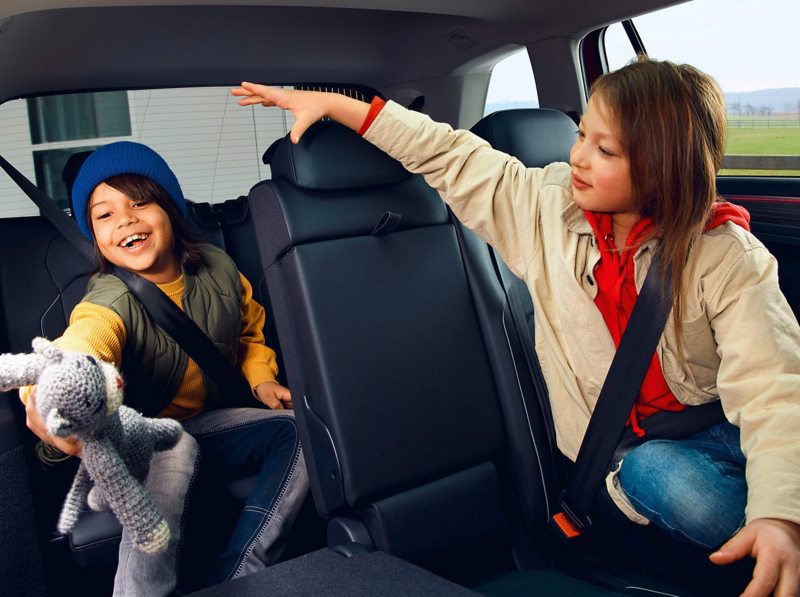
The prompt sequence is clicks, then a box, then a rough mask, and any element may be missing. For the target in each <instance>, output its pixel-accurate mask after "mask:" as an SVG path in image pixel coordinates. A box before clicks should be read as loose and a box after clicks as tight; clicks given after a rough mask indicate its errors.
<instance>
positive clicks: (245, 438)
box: [114, 408, 308, 597]
mask: <svg viewBox="0 0 800 597" xmlns="http://www.w3.org/2000/svg"><path fill="white" fill-rule="evenodd" d="M182 424H183V427H184V430H185V431H186V432H187V433H184V435H183V436H182V438H181V440H180V441H179V442H178V445H176V446H175V447H174V448H173V449H172V450H168V451H166V452H158V453H156V455H155V456H154V457H153V460H152V462H151V464H150V474H149V475H148V477H147V481H146V483H145V488H146V489H147V491H148V492H149V493H150V495H151V497H152V498H153V501H154V502H155V504H156V506H157V507H158V508H159V510H160V511H161V513H162V514H163V515H164V518H165V519H166V520H167V522H168V524H169V526H170V533H171V536H170V541H169V544H168V546H167V549H166V550H165V551H164V552H162V553H160V554H146V553H144V552H143V551H141V550H140V549H138V548H137V547H135V546H134V545H133V543H132V542H131V540H130V538H129V537H128V536H127V533H125V532H124V531H123V534H122V543H121V544H120V549H119V565H118V567H117V575H116V577H115V579H114V597H166V596H167V595H170V594H172V593H173V592H174V590H175V588H176V586H177V580H178V574H179V570H178V565H179V563H180V552H181V541H182V539H183V535H184V523H185V518H186V511H187V503H188V501H189V499H190V497H191V490H192V487H193V486H194V482H195V480H196V478H197V474H198V471H199V468H200V465H201V454H202V465H203V467H204V470H205V468H206V467H208V469H209V472H210V473H211V474H212V475H215V476H216V479H219V482H223V483H224V482H225V481H226V480H228V479H229V478H231V477H237V476H243V475H246V474H249V473H252V474H257V475H258V477H257V480H256V483H255V485H254V487H253V489H252V490H251V492H250V495H249V497H248V500H247V503H246V504H245V508H244V511H243V512H242V514H241V516H240V517H239V520H238V523H237V525H236V528H235V530H234V532H233V535H232V536H231V539H230V541H229V543H228V546H227V547H226V549H225V551H224V552H223V553H222V555H221V556H219V558H217V561H216V562H215V566H214V569H213V570H211V577H210V578H211V582H222V581H224V580H229V579H232V578H237V577H239V576H243V575H245V574H249V573H251V572H255V571H257V570H261V569H263V568H266V567H267V566H269V565H271V564H273V563H275V562H276V561H277V559H278V558H279V557H280V555H281V553H282V552H283V548H284V547H285V544H286V537H287V534H288V531H289V527H290V526H291V524H292V522H293V521H294V519H295V517H296V516H297V512H298V511H299V510H300V506H301V505H302V503H303V500H304V498H305V496H306V493H307V491H308V473H307V472H306V469H305V461H304V459H303V453H302V449H301V447H300V442H299V439H298V437H297V428H296V423H295V420H294V413H293V412H292V411H271V410H266V409H262V408H227V409H220V410H213V411H209V412H203V413H200V414H199V415H197V416H195V417H193V418H191V419H188V420H186V421H182ZM216 479H215V480H216Z"/></svg>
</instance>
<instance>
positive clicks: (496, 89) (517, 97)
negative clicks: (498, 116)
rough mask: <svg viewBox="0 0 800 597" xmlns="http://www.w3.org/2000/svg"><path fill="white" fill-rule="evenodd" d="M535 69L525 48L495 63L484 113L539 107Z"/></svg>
mask: <svg viewBox="0 0 800 597" xmlns="http://www.w3.org/2000/svg"><path fill="white" fill-rule="evenodd" d="M538 107H539V96H538V94H537V93H536V82H535V81H534V79H533V69H532V68H531V61H530V59H529V58H528V52H527V51H525V50H524V49H522V50H520V51H518V52H516V53H515V54H512V55H511V56H509V57H507V58H503V60H501V61H500V62H498V63H497V64H495V65H494V68H493V69H492V77H491V79H490V80H489V89H488V90H487V92H486V104H485V106H484V110H483V115H484V116H486V115H487V114H491V113H492V112H497V111H498V110H510V109H515V108H538Z"/></svg>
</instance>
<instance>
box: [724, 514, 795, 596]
mask: <svg viewBox="0 0 800 597" xmlns="http://www.w3.org/2000/svg"><path fill="white" fill-rule="evenodd" d="M745 556H752V557H754V558H756V567H755V570H753V580H752V581H751V582H750V584H749V585H747V590H745V592H744V593H743V595H742V597H767V596H768V595H771V594H773V591H774V595H775V597H798V596H800V525H798V524H795V523H793V522H788V521H785V520H776V519H772V518H762V519H758V520H754V521H753V522H751V523H750V524H748V525H747V526H745V527H744V528H743V529H742V530H741V531H739V532H738V533H737V534H736V535H735V536H734V537H733V539H731V540H730V541H728V542H727V543H726V544H725V545H723V546H722V547H721V548H720V549H719V551H717V552H716V553H713V554H711V556H710V558H711V561H712V562H713V563H714V564H720V565H723V564H730V563H731V562H735V561H736V560H740V559H741V558H743V557H745Z"/></svg>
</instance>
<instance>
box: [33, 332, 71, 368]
mask: <svg viewBox="0 0 800 597" xmlns="http://www.w3.org/2000/svg"><path fill="white" fill-rule="evenodd" d="M31 344H32V345H33V352H35V353H38V354H40V355H42V356H43V357H44V358H46V359H47V360H48V361H50V362H51V363H58V362H60V361H61V357H62V356H63V354H64V353H62V352H61V349H60V348H59V347H58V346H56V345H55V344H53V343H52V342H50V341H49V340H46V339H44V338H34V339H33V342H32V343H31Z"/></svg>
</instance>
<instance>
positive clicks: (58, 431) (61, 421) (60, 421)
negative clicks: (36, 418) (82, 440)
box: [45, 408, 72, 437]
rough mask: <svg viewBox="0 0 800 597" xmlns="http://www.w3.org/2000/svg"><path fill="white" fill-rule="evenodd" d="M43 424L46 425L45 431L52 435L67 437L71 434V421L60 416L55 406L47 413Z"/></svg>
mask: <svg viewBox="0 0 800 597" xmlns="http://www.w3.org/2000/svg"><path fill="white" fill-rule="evenodd" d="M45 426H46V427H47V433H49V434H50V435H52V436H53V437H68V436H69V435H71V434H72V421H70V420H69V419H65V418H64V417H62V416H61V413H60V412H58V409H57V408H54V409H53V410H51V411H50V412H49V413H47V420H46V421H45Z"/></svg>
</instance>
